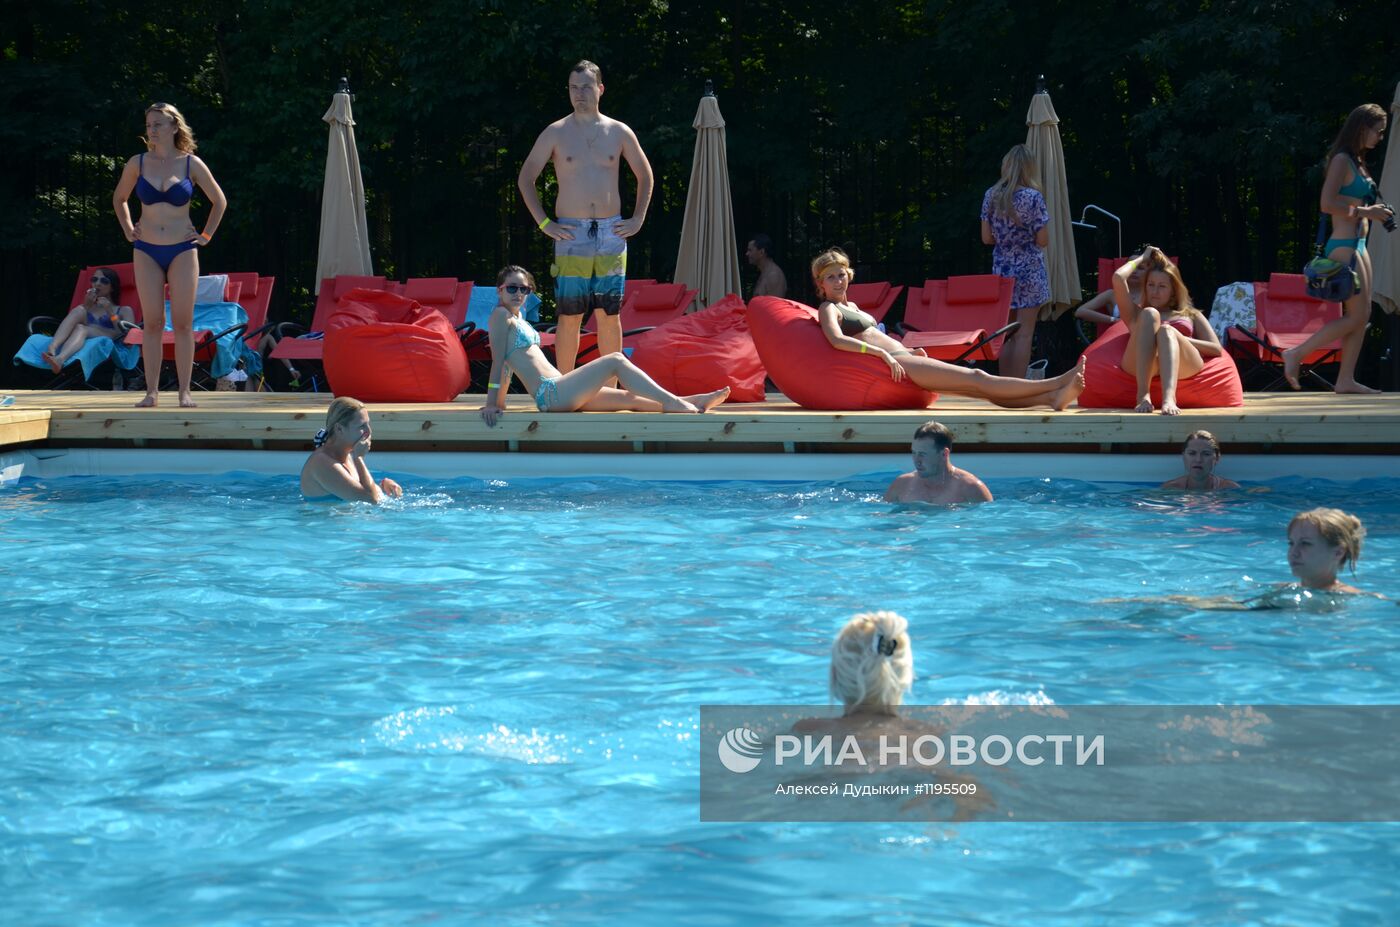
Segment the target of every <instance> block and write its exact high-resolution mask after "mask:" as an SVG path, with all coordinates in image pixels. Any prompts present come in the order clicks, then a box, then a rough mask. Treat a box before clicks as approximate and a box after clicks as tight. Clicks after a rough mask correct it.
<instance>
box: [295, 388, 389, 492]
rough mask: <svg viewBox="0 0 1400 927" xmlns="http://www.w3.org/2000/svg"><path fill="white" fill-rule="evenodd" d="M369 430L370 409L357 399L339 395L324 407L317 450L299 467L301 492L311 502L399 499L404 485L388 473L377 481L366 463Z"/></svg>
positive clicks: (317, 435)
mask: <svg viewBox="0 0 1400 927" xmlns="http://www.w3.org/2000/svg"><path fill="white" fill-rule="evenodd" d="M370 438H371V432H370V427H369V410H368V409H366V408H365V404H364V403H363V402H360V400H358V399H351V398H350V397H349V396H339V397H337V398H336V399H334V400H333V401H332V402H331V405H330V408H328V409H327V410H326V427H325V428H322V429H321V430H320V431H318V432H317V433H316V438H315V445H316V450H314V451H312V452H311V456H310V457H308V458H307V459H306V463H305V464H304V465H303V466H302V468H301V494H302V495H303V496H305V497H306V498H307V500H308V501H311V502H323V501H327V500H330V499H343V500H345V501H346V502H372V503H374V504H375V505H378V504H379V503H381V502H383V501H384V497H385V496H389V497H391V498H394V499H398V498H400V497H401V496H402V495H403V488H402V487H401V486H399V484H398V483H395V482H394V481H393V480H391V479H389V478H388V477H387V476H386V477H384V479H382V480H380V481H379V482H378V483H376V482H375V481H374V477H373V476H372V475H371V474H370V472H369V467H367V466H365V455H366V454H368V453H369V447H370Z"/></svg>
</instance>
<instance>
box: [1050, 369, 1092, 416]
mask: <svg viewBox="0 0 1400 927" xmlns="http://www.w3.org/2000/svg"><path fill="white" fill-rule="evenodd" d="M1055 379H1057V380H1063V381H1064V382H1062V383H1061V384H1060V388H1059V389H1057V390H1055V399H1054V401H1053V402H1051V403H1050V408H1052V409H1054V410H1055V411H1056V412H1063V411H1064V410H1065V409H1068V408H1069V407H1070V406H1071V405H1073V404H1074V400H1076V399H1078V398H1079V394H1080V393H1082V392H1084V358H1082V357H1081V358H1079V366H1077V367H1075V368H1074V369H1073V370H1067V371H1065V372H1064V373H1062V374H1060V375H1059V376H1058V377H1056V378H1055Z"/></svg>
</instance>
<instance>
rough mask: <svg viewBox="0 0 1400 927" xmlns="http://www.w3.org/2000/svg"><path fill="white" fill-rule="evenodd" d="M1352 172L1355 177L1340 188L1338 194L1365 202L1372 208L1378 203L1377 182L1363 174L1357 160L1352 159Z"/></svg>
mask: <svg viewBox="0 0 1400 927" xmlns="http://www.w3.org/2000/svg"><path fill="white" fill-rule="evenodd" d="M1351 170H1352V173H1353V175H1354V176H1353V177H1352V178H1351V181H1350V182H1349V183H1347V185H1346V186H1344V187H1340V188H1338V190H1337V192H1338V193H1339V194H1341V195H1342V196H1350V197H1355V198H1356V199H1358V200H1365V201H1366V205H1367V206H1370V205H1371V204H1373V203H1374V202H1375V201H1376V182H1375V181H1374V180H1372V179H1371V178H1370V177H1367V176H1365V175H1363V174H1362V173H1361V165H1359V164H1357V163H1356V159H1355V158H1352V159H1351Z"/></svg>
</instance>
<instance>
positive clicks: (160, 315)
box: [112, 103, 228, 408]
mask: <svg viewBox="0 0 1400 927" xmlns="http://www.w3.org/2000/svg"><path fill="white" fill-rule="evenodd" d="M146 147H147V149H148V150H147V151H146V152H144V153H142V154H139V155H137V156H136V157H134V158H132V159H131V160H130V161H127V162H126V167H125V168H124V169H123V170H122V176H121V180H119V181H117V189H116V191H115V192H114V193H113V194H112V208H113V209H114V210H116V213H117V222H118V223H119V224H120V225H121V227H122V234H124V235H125V236H126V239H127V241H129V242H131V246H132V248H133V249H134V253H133V254H132V257H131V259H132V261H133V262H135V270H136V291H137V292H138V293H140V294H141V309H142V314H143V316H144V322H145V327H144V331H143V332H142V336H143V337H142V339H141V356H142V360H143V361H144V363H145V366H146V398H145V399H142V400H141V401H140V402H138V403H137V404H136V407H137V408H150V407H153V406H155V404H156V401H157V400H158V399H159V398H160V397H159V391H160V363H161V357H162V354H163V348H162V341H163V333H164V329H165V310H164V306H165V288H166V285H167V284H168V285H169V287H170V327H171V329H172V330H174V332H175V377H176V379H177V380H178V381H179V384H180V405H181V406H182V407H189V406H193V405H194V404H195V402H194V397H192V396H191V395H190V375H191V373H192V371H193V370H194V291H195V284H196V282H197V281H198V279H199V258H198V257H197V256H196V254H195V250H194V249H195V248H198V247H202V246H204V245H207V244H209V240H210V239H211V238H212V237H213V236H214V231H215V230H216V229H217V228H218V227H219V221H220V220H221V219H223V217H224V207H225V206H227V205H228V201H227V200H226V199H224V191H223V190H221V189H219V185H218V183H217V182H215V180H214V175H213V174H212V173H210V172H209V168H208V167H207V166H206V165H205V163H204V162H203V161H201V160H200V159H199V158H197V157H195V153H194V150H195V141H194V133H193V132H192V131H190V127H189V124H188V123H186V122H185V117H184V116H181V115H180V111H179V110H178V109H176V108H175V107H173V106H171V105H170V104H169V103H152V104H151V105H150V106H148V107H146ZM196 185H198V186H199V189H201V190H203V191H204V195H205V196H206V197H208V198H209V219H208V220H207V221H206V222H205V223H204V231H202V232H196V231H195V229H194V225H193V224H191V222H190V200H192V199H194V188H195V186H196ZM132 193H135V194H136V198H137V199H139V200H140V201H141V220H140V221H139V222H132V221H131V210H130V208H129V207H128V206H127V201H128V200H129V199H131V194H132Z"/></svg>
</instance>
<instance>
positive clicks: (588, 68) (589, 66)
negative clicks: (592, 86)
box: [569, 58, 603, 87]
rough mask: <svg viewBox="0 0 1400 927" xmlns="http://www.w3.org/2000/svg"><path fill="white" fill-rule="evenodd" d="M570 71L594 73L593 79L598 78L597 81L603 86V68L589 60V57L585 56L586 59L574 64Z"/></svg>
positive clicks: (571, 72)
mask: <svg viewBox="0 0 1400 927" xmlns="http://www.w3.org/2000/svg"><path fill="white" fill-rule="evenodd" d="M569 73H570V74H592V75H593V79H594V80H596V81H597V82H598V86H600V87H601V86H602V85H603V69H602V68H600V67H598V66H597V65H596V64H594V63H593V62H591V61H589V60H588V59H587V58H584V59H582V60H580V61H579V63H578V64H576V65H574V66H573V67H572V68H571V69H570V70H569Z"/></svg>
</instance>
